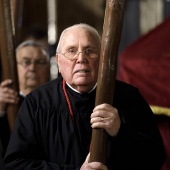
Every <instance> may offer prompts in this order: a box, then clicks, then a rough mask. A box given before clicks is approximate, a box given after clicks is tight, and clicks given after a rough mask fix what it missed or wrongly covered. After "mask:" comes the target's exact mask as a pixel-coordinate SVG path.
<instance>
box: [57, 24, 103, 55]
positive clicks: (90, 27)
mask: <svg viewBox="0 0 170 170" xmlns="http://www.w3.org/2000/svg"><path fill="white" fill-rule="evenodd" d="M73 28H83V29H86V30H88V31H89V32H91V33H92V35H93V36H94V37H96V39H97V41H98V43H99V45H100V44H101V37H100V35H99V33H98V31H97V30H96V29H95V28H94V27H92V26H90V25H88V24H85V23H80V24H75V25H72V26H70V27H68V28H66V29H64V30H63V32H62V33H61V35H60V39H59V42H58V46H57V49H56V53H57V52H59V51H60V45H61V41H62V39H63V36H64V34H65V32H66V31H68V30H70V29H73Z"/></svg>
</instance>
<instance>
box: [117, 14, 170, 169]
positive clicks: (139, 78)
mask: <svg viewBox="0 0 170 170" xmlns="http://www.w3.org/2000/svg"><path fill="white" fill-rule="evenodd" d="M118 79H119V80H122V81H125V82H127V83H130V84H132V85H134V86H136V87H138V88H139V90H140V91H141V93H142V95H143V96H144V98H145V99H146V100H147V102H148V103H149V104H150V105H156V106H161V107H167V108H170V17H169V18H167V19H166V20H165V21H164V22H163V23H162V24H160V25H159V26H158V27H156V28H155V29H153V30H152V31H150V32H149V33H148V34H146V35H144V36H142V37H141V38H139V39H138V40H137V41H136V42H134V43H133V44H131V45H130V46H129V47H128V48H127V49H125V51H124V52H123V53H122V54H121V55H120V56H119V70H118ZM157 123H158V127H159V130H160V133H161V136H162V139H163V143H164V147H165V151H166V160H165V164H164V165H163V167H162V170H170V117H167V116H164V118H163V119H162V118H161V117H159V116H158V119H157Z"/></svg>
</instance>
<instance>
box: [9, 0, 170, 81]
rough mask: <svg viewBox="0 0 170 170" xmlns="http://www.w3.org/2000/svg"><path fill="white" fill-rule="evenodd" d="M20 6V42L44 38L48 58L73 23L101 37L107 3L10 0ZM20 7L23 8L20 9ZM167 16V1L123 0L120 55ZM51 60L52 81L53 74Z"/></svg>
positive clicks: (103, 0)
mask: <svg viewBox="0 0 170 170" xmlns="http://www.w3.org/2000/svg"><path fill="white" fill-rule="evenodd" d="M12 1H13V3H16V2H15V1H17V3H19V5H18V7H19V6H20V8H18V9H17V12H18V13H20V14H18V15H19V16H20V17H19V19H18V20H17V21H16V22H17V25H18V28H19V29H20V40H19V41H23V40H24V39H26V38H28V37H29V36H32V35H33V34H34V36H39V37H43V36H44V37H45V38H47V41H48V45H49V49H50V55H51V57H52V56H54V55H55V48H56V44H57V41H58V38H59V35H60V33H61V32H62V30H63V29H65V28H66V27H68V26H70V25H73V24H76V23H87V24H90V25H92V26H94V27H95V28H96V29H97V30H98V31H99V33H100V34H102V28H103V20H104V12H105V4H106V0H72V1H68V0H36V1H35V0H12ZM21 6H23V7H21ZM168 16H170V0H126V7H125V14H124V21H123V29H122V38H121V42H120V45H119V54H120V53H122V51H123V50H124V49H125V48H126V47H128V46H129V45H130V44H131V43H133V42H134V41H135V40H137V39H138V38H139V37H140V36H142V35H144V34H146V33H147V32H149V31H150V30H152V29H154V28H155V27H156V26H157V25H159V24H160V23H162V22H163V21H164V20H165V19H166V18H167V17H168ZM53 62H55V60H54V59H53V58H52V59H51V63H52V69H51V73H52V78H55V76H57V75H56V74H55V73H56V71H55V69H57V68H56V67H55V63H53Z"/></svg>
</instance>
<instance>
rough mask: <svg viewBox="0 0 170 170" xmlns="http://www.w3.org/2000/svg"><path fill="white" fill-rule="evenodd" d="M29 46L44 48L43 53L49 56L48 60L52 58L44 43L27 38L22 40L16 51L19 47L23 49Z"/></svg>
mask: <svg viewBox="0 0 170 170" xmlns="http://www.w3.org/2000/svg"><path fill="white" fill-rule="evenodd" d="M27 46H31V47H38V48H40V49H41V50H42V53H43V55H45V56H47V59H48V60H49V59H50V55H49V51H48V49H47V48H46V47H45V46H44V45H42V44H41V43H39V42H37V41H35V40H26V41H24V42H22V43H21V44H19V45H18V47H17V48H16V49H15V51H16V53H17V51H18V50H19V49H21V48H23V47H27Z"/></svg>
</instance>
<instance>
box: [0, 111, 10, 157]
mask: <svg viewBox="0 0 170 170" xmlns="http://www.w3.org/2000/svg"><path fill="white" fill-rule="evenodd" d="M10 133H11V132H10V128H9V124H8V118H7V114H5V115H4V116H3V117H1V118H0V139H1V142H2V148H3V152H2V156H3V157H4V155H5V152H6V148H7V146H8V142H9V138H10Z"/></svg>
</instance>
